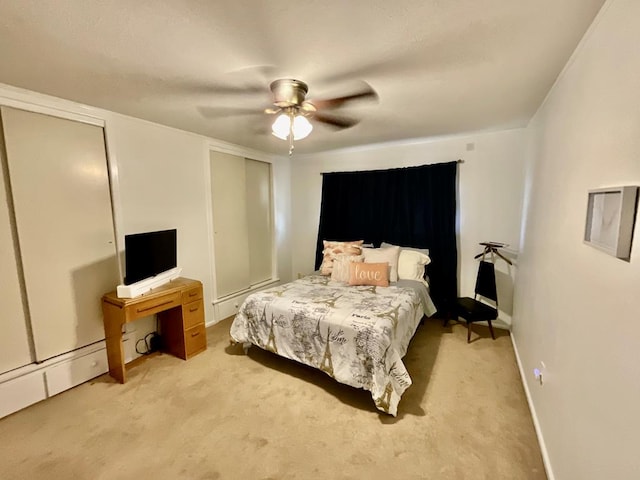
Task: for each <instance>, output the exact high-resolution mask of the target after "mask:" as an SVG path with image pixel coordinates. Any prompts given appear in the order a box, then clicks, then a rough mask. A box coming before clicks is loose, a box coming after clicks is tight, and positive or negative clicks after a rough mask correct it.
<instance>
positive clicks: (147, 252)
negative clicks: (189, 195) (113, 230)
mask: <svg viewBox="0 0 640 480" xmlns="http://www.w3.org/2000/svg"><path fill="white" fill-rule="evenodd" d="M177 237H178V234H177V230H176V229H175V228H174V229H173V230H162V231H158V232H145V233H135V234H132V235H125V236H124V263H125V276H124V284H125V285H131V284H132V283H136V282H139V281H140V280H144V279H145V278H150V277H154V276H156V275H158V274H159V273H162V272H166V271H167V270H171V269H172V268H176V267H177V266H178V265H177Z"/></svg>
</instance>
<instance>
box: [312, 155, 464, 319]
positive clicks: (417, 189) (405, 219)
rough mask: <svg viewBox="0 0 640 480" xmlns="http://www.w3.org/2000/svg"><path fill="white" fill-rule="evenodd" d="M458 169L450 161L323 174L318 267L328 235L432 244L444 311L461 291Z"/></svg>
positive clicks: (434, 292)
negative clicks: (458, 237) (459, 285)
mask: <svg viewBox="0 0 640 480" xmlns="http://www.w3.org/2000/svg"><path fill="white" fill-rule="evenodd" d="M457 170H458V164H457V162H449V163H437V164H433V165H423V166H419V167H408V168H397V169H392V170H373V171H365V172H335V173H325V174H323V178H322V205H321V208H320V225H319V229H318V243H317V248H316V264H315V267H316V270H317V269H318V268H319V267H320V263H321V262H322V240H340V241H347V240H360V239H363V240H364V241H365V243H373V244H374V245H375V246H376V247H377V246H379V245H380V243H381V242H387V243H392V244H394V245H401V246H405V247H416V248H428V249H429V256H430V257H431V264H430V265H429V266H428V267H427V274H428V275H429V279H430V282H429V283H430V288H431V296H432V298H433V301H434V303H435V304H436V307H438V310H440V311H441V312H444V311H445V309H446V308H447V305H448V304H449V303H450V302H451V301H453V300H454V299H455V298H456V297H457V291H458V288H457V285H458V278H457V271H458V252H457V248H456V174H457Z"/></svg>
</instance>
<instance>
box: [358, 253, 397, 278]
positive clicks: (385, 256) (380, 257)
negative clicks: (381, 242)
mask: <svg viewBox="0 0 640 480" xmlns="http://www.w3.org/2000/svg"><path fill="white" fill-rule="evenodd" d="M362 254H363V255H364V261H365V263H382V262H387V263H388V264H389V281H390V282H397V281H398V256H399V255H400V247H387V248H363V249H362Z"/></svg>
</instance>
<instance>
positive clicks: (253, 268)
mask: <svg viewBox="0 0 640 480" xmlns="http://www.w3.org/2000/svg"><path fill="white" fill-rule="evenodd" d="M245 169H246V170H245V175H246V187H245V188H246V195H247V196H246V198H247V227H248V232H247V233H248V236H249V263H250V265H249V282H250V284H251V285H256V284H258V283H260V282H264V281H266V280H270V279H271V275H272V272H273V265H272V262H273V252H272V250H273V248H272V245H273V243H272V242H271V237H272V233H271V232H273V228H272V225H273V222H272V220H271V164H269V163H266V162H259V161H257V160H251V159H248V158H246V159H245Z"/></svg>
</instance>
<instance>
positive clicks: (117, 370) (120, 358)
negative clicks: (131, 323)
mask: <svg viewBox="0 0 640 480" xmlns="http://www.w3.org/2000/svg"><path fill="white" fill-rule="evenodd" d="M102 313H103V315H104V333H105V337H106V338H105V343H106V344H107V360H108V362H109V375H111V376H112V377H113V378H115V379H116V380H117V381H119V382H120V383H125V382H126V381H127V375H126V371H125V366H124V348H123V346H122V325H123V324H124V319H123V318H122V316H123V311H122V309H120V308H118V307H116V306H115V305H111V304H109V303H105V302H103V303H102Z"/></svg>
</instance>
